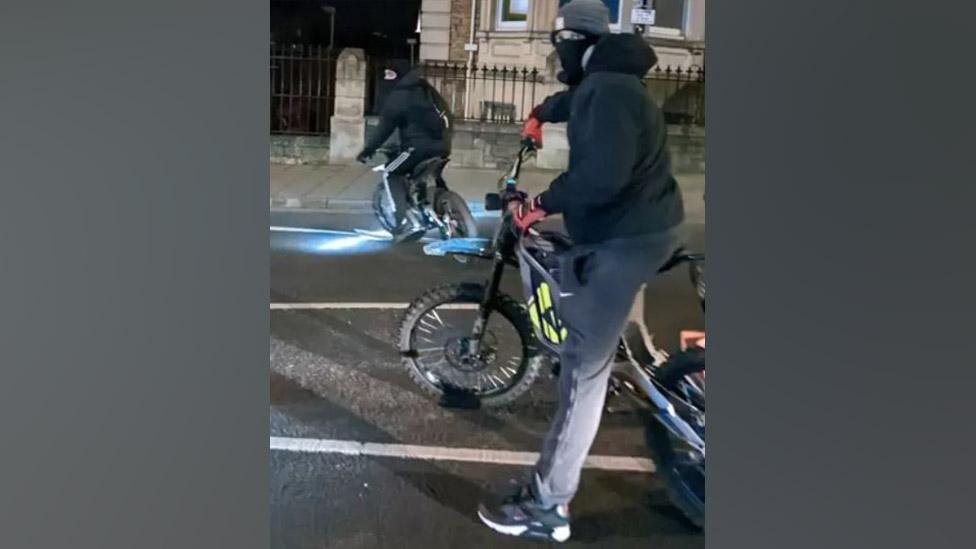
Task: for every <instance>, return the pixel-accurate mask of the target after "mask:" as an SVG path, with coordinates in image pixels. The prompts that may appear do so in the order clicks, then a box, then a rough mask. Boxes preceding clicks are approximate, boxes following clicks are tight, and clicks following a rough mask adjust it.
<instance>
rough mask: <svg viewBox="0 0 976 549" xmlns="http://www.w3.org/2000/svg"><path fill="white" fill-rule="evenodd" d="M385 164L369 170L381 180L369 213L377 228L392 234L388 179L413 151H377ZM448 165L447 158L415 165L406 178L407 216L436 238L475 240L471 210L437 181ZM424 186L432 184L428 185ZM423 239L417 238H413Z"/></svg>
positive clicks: (394, 209)
mask: <svg viewBox="0 0 976 549" xmlns="http://www.w3.org/2000/svg"><path fill="white" fill-rule="evenodd" d="M378 152H382V153H383V154H385V155H386V156H387V158H388V161H387V162H386V163H384V164H381V165H379V166H376V167H374V168H373V171H374V172H379V173H381V174H382V179H381V180H380V182H379V183H377V185H376V189H375V190H374V191H373V212H374V213H375V214H376V218H377V219H378V220H379V222H380V226H382V227H383V229H385V230H386V231H387V232H389V233H390V234H393V229H394V227H395V226H396V216H395V213H394V212H395V211H396V205H395V203H394V201H393V195H392V194H391V193H390V182H389V176H390V174H391V173H393V171H394V170H396V169H397V168H398V167H399V166H400V165H401V164H403V162H405V161H406V160H407V158H409V157H410V155H411V154H412V153H413V149H412V148H411V149H407V150H404V151H402V152H401V151H398V150H395V149H380V151H378ZM448 162H450V159H449V158H441V157H435V158H429V159H427V160H424V161H423V162H421V163H419V164H417V166H416V167H414V169H413V170H411V171H410V173H409V174H407V189H408V192H407V197H408V201H409V203H410V211H409V212H407V215H409V216H411V217H413V218H414V220H415V221H416V222H417V223H419V224H420V225H421V226H423V227H424V228H426V229H427V230H428V231H430V230H437V232H438V234H439V235H440V238H442V239H445V240H447V239H450V238H455V237H468V238H473V237H476V236H478V226H477V225H476V224H475V221H474V217H473V216H472V215H471V210H469V209H468V205H467V203H465V201H464V199H463V198H461V196H460V195H458V194H457V193H455V192H454V191H451V190H450V189H448V188H447V185H446V184H445V183H444V182H443V178H441V172H442V171H443V170H444V166H445V165H447V163H448ZM428 183H434V185H429V184H428ZM430 188H433V197H432V199H428V189H430ZM421 236H423V235H422V234H418V235H417V238H420V237H421Z"/></svg>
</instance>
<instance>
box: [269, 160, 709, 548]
mask: <svg viewBox="0 0 976 549" xmlns="http://www.w3.org/2000/svg"><path fill="white" fill-rule="evenodd" d="M367 170H368V169H367V168H364V167H362V166H343V167H337V166H331V167H328V166H323V167H314V166H273V167H272V183H271V188H272V193H273V196H275V192H276V189H277V196H278V197H279V199H281V198H285V199H287V198H289V197H290V198H294V199H301V198H308V197H325V198H324V200H325V202H324V203H321V204H318V206H319V207H309V206H310V204H313V203H312V202H302V207H297V205H296V204H295V203H294V202H292V204H293V207H284V206H283V205H282V206H280V207H272V209H271V225H272V228H271V232H270V246H271V266H270V267H271V288H270V301H271V309H272V310H271V325H270V351H271V352H270V369H269V376H270V377H269V385H270V400H271V407H270V416H269V430H270V436H271V439H270V448H271V461H270V469H271V470H270V473H271V485H270V506H271V540H270V541H271V544H270V546H271V547H272V548H275V549H278V548H280V549H305V548H308V549H311V548H317V549H318V548H331V547H336V548H339V547H341V548H343V549H357V548H385V547H402V548H404V549H407V548H414V547H416V548H469V547H471V548H474V547H492V548H495V547H500V548H508V547H524V546H528V545H533V546H540V545H542V546H544V545H548V544H545V543H538V542H529V541H525V540H519V539H517V538H509V537H507V536H500V535H498V534H495V533H493V532H492V531H490V530H489V529H488V528H486V527H485V526H483V525H482V524H481V523H480V521H479V520H478V518H477V516H476V508H477V504H478V502H479V501H482V500H485V499H495V498H497V497H499V496H503V495H506V494H507V493H509V492H510V491H511V490H512V489H513V488H514V487H515V486H516V484H517V483H518V482H519V481H521V480H522V479H524V477H525V475H526V474H527V472H528V471H529V466H528V465H529V464H530V463H531V462H532V460H533V459H534V454H533V453H534V452H537V451H538V448H539V445H540V443H541V440H542V437H543V434H544V433H545V430H546V427H547V425H548V422H549V419H550V417H551V415H552V413H553V412H554V409H555V405H556V400H555V399H556V390H555V380H554V379H553V378H551V376H548V375H544V376H543V377H542V378H540V379H539V380H538V381H537V382H536V383H535V384H534V385H533V387H532V388H531V389H530V390H529V391H528V392H527V393H526V394H525V395H523V396H522V397H520V398H519V399H518V400H516V401H515V402H514V403H512V404H510V405H508V406H505V407H502V408H498V409H480V410H459V409H449V408H444V407H441V406H439V405H438V404H437V403H436V402H434V401H433V400H431V399H430V398H428V397H427V396H425V395H424V394H423V393H422V392H421V391H420V389H419V388H418V387H416V386H415V385H414V383H413V381H411V379H410V378H409V377H408V375H407V373H406V372H405V371H404V369H403V366H402V365H401V363H400V360H399V356H398V354H397V352H396V351H395V350H394V347H393V343H392V342H393V334H394V333H395V332H396V329H397V324H398V322H399V320H400V315H401V314H402V307H403V306H404V305H405V304H406V303H407V302H409V301H411V300H412V299H414V298H415V297H416V296H418V295H419V294H420V293H422V292H423V291H424V290H426V289H427V288H430V287H432V286H435V285H438V284H444V283H452V282H453V283H456V282H463V281H483V280H484V279H485V278H486V277H487V276H488V267H489V263H487V262H482V261H476V260H472V261H469V262H467V263H463V264H462V263H459V262H457V261H455V260H453V259H451V258H436V257H428V256H425V255H424V254H423V253H422V251H421V244H420V243H414V244H404V245H400V246H394V245H392V243H391V242H390V241H388V240H384V239H378V238H375V237H370V236H367V235H364V234H363V232H362V231H370V230H377V229H378V226H377V224H376V221H375V219H374V218H373V216H372V214H371V212H369V211H368V210H364V207H368V202H360V203H357V202H355V201H356V200H359V201H365V200H367V199H368V196H369V194H368V193H370V192H371V191H372V186H373V185H374V184H375V183H374V181H375V179H374V178H373V176H374V174H372V173H370V172H368V171H367ZM498 172H499V171H498V170H456V169H455V170H448V171H447V172H446V173H445V176H446V177H445V178H446V179H447V181H448V184H449V185H451V186H452V187H453V188H454V189H456V190H458V191H460V192H461V194H462V195H463V196H465V197H466V198H467V199H469V200H475V199H479V200H480V197H481V196H483V194H484V192H485V191H486V189H491V188H493V186H494V183H495V180H496V179H497V177H498ZM553 175H554V174H553V173H552V172H545V171H542V170H529V171H526V172H524V174H523V178H522V180H521V181H520V183H522V184H523V188H525V189H528V190H529V192H537V191H538V190H541V189H542V188H544V186H545V185H546V184H548V181H549V180H550V179H551V178H552V177H553ZM680 181H681V183H682V186H683V188H684V189H685V195H686V202H688V203H689V205H688V206H689V207H688V208H687V209H688V210H689V212H690V213H689V216H688V217H689V223H688V228H689V238H688V244H689V247H691V248H693V249H704V206H703V205H701V206H698V207H696V206H694V205H693V204H692V203H693V202H694V201H698V202H700V198H698V195H697V192H698V191H696V189H698V190H701V189H703V188H704V178H703V176H699V177H698V179H696V178H695V177H690V178H689V177H683V178H682V179H681V180H680ZM319 199H321V198H319ZM330 200H331V202H330ZM323 206H324V207H323ZM697 210H700V213H691V212H695V211H697ZM476 220H477V223H478V225H479V229H480V230H482V231H484V232H485V233H487V232H489V231H491V230H492V229H493V228H494V227H495V226H496V224H497V222H498V217H497V213H495V212H480V213H476ZM545 223H546V224H548V225H549V226H550V227H549V228H556V229H558V228H560V226H561V222H560V220H559V219H558V218H556V219H551V220H546V221H545ZM502 290H503V291H506V292H508V293H510V294H513V295H519V292H520V287H519V282H518V276H517V274H516V273H515V272H514V271H512V272H509V273H507V274H506V276H505V278H503V281H502ZM642 299H643V301H644V308H643V314H644V320H645V323H646V325H647V326H648V329H649V331H650V332H651V333H652V334H653V337H654V340H655V342H656V343H657V344H658V345H660V346H661V347H663V348H665V349H674V348H676V347H677V345H678V334H679V332H680V331H682V330H698V329H703V328H704V315H703V313H702V311H701V309H700V308H699V307H698V304H697V302H696V301H695V294H694V290H693V288H692V287H691V285H690V283H689V281H688V277H687V272H685V271H681V270H676V271H674V272H671V273H668V274H665V275H662V276H660V277H659V278H657V279H656V280H654V281H653V282H652V283H651V284H650V285H649V286H648V288H647V291H646V292H645V294H644V295H643V296H642ZM609 408H610V410H609V411H608V412H607V413H606V414H605V415H604V419H603V424H602V426H601V429H600V432H599V434H598V436H597V439H596V441H595V442H594V445H593V448H592V451H591V456H597V459H598V460H603V461H594V466H593V467H590V468H587V469H585V470H584V473H583V477H582V481H581V485H580V491H579V493H578V495H577V497H576V499H575V500H574V501H573V503H572V506H571V513H572V516H573V522H572V529H573V532H572V537H571V538H570V540H569V541H568V542H567V543H564V544H560V546H564V547H600V548H604V547H606V548H617V547H620V548H629V547H634V548H637V547H641V548H643V547H659V548H673V549H699V548H703V547H704V546H705V539H704V534H703V533H702V532H701V531H699V530H696V529H695V528H694V527H692V526H691V525H690V524H689V523H688V522H687V521H685V520H684V518H683V517H682V516H681V514H680V513H679V512H678V511H676V510H675V509H674V508H673V507H672V506H671V505H670V503H669V501H668V498H667V495H666V494H665V491H664V489H663V487H662V486H661V483H660V481H659V479H658V477H657V476H656V475H655V474H654V473H653V466H652V465H650V464H651V462H650V460H649V459H648V457H649V454H648V452H647V450H646V447H645V444H644V433H645V425H644V423H643V418H642V416H641V415H640V414H639V413H638V412H637V411H636V410H635V409H634V408H633V405H632V404H631V403H629V402H626V401H625V400H624V399H620V400H613V401H610V402H609ZM620 463H624V464H636V466H635V467H631V466H630V465H627V466H619V464H620ZM553 545H554V544H553Z"/></svg>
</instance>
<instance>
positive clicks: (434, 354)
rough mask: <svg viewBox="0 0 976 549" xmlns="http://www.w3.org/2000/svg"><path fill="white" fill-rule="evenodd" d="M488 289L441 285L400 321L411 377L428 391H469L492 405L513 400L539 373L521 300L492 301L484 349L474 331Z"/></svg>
mask: <svg viewBox="0 0 976 549" xmlns="http://www.w3.org/2000/svg"><path fill="white" fill-rule="evenodd" d="M484 293H485V286H484V285H481V284H453V285H447V286H440V287H437V288H434V289H431V290H428V291H427V292H425V293H424V294H423V295H422V296H420V297H419V298H417V299H416V300H415V301H414V302H413V303H411V304H410V306H409V307H408V308H407V310H406V312H405V313H404V316H403V320H402V321H401V322H400V331H399V337H398V348H399V351H400V354H401V357H402V362H403V365H404V367H405V368H406V370H407V372H408V373H409V374H410V377H411V378H412V379H413V380H414V381H415V382H416V383H417V385H418V386H420V388H421V389H423V391H424V392H425V393H427V394H428V395H431V396H434V397H438V398H441V399H445V398H448V397H450V396H451V395H452V394H459V393H463V394H464V395H468V396H471V397H474V398H476V399H477V400H478V401H479V402H480V404H481V405H483V406H486V407H491V406H500V405H504V404H508V403H510V402H512V401H514V400H515V399H517V398H518V397H519V396H521V395H522V394H523V393H525V391H527V390H528V389H529V387H530V386H531V385H532V383H533V382H534V381H535V379H536V378H537V377H539V372H540V367H541V364H542V360H543V359H542V356H541V355H540V354H539V352H538V346H537V342H536V339H535V334H534V333H533V332H532V327H531V324H530V320H529V316H528V314H527V313H526V311H525V308H524V307H522V305H520V304H519V303H518V302H517V301H515V300H514V299H512V298H511V297H509V296H507V295H505V294H498V295H497V296H495V298H494V299H493V300H492V302H491V304H490V308H491V310H490V312H489V316H488V319H487V322H486V323H485V327H484V332H483V336H482V338H481V341H480V342H478V343H479V345H478V349H477V351H475V352H472V348H473V345H472V343H473V342H472V338H471V333H472V330H473V328H474V324H475V320H476V319H477V318H478V306H479V303H480V302H481V299H482V297H483V296H484Z"/></svg>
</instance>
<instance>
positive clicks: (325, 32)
mask: <svg viewBox="0 0 976 549" xmlns="http://www.w3.org/2000/svg"><path fill="white" fill-rule="evenodd" d="M323 8H332V9H334V10H335V37H334V48H335V49H336V50H339V49H342V48H362V49H363V50H365V51H366V55H367V56H368V57H380V58H404V59H406V58H408V57H409V56H410V45H409V44H408V43H407V40H408V39H417V38H419V36H418V35H417V33H416V30H417V17H418V15H419V13H420V0H271V40H272V42H277V43H288V44H314V45H323V46H324V45H328V43H329V34H330V21H329V14H328V13H327V11H328V10H327V9H323Z"/></svg>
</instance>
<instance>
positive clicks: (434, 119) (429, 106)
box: [363, 71, 454, 156]
mask: <svg viewBox="0 0 976 549" xmlns="http://www.w3.org/2000/svg"><path fill="white" fill-rule="evenodd" d="M453 126H454V121H453V119H452V117H451V113H450V111H449V110H448V108H447V103H446V102H445V101H444V99H443V98H442V97H441V96H440V94H439V93H437V90H435V89H434V88H433V87H432V86H431V85H430V84H429V83H427V81H426V80H424V79H423V78H421V77H420V75H419V74H418V73H417V71H411V72H408V73H407V74H406V75H405V76H403V77H402V78H400V80H399V81H397V83H396V85H395V86H393V89H392V90H390V94H389V95H388V96H387V97H386V101H384V103H383V108H382V109H381V110H380V123H379V126H378V127H377V128H376V132H375V133H374V134H373V136H372V138H371V139H370V140H369V142H368V143H366V146H365V147H363V152H365V153H366V156H372V154H373V153H374V152H376V149H378V148H379V147H380V146H381V145H383V143H384V142H385V141H386V140H387V139H388V138H389V137H390V135H392V134H393V131H394V130H396V129H399V130H400V145H401V146H402V147H403V148H404V149H406V148H408V147H413V148H414V149H416V150H417V153H418V155H443V156H447V155H449V154H450V152H451V131H452V129H453Z"/></svg>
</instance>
